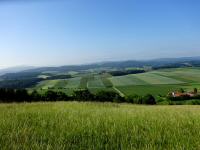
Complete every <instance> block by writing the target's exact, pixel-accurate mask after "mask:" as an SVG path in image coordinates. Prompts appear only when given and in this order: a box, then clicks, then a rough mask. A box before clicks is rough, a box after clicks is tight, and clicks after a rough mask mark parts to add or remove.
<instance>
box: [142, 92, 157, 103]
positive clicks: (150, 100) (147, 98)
mask: <svg viewBox="0 0 200 150" xmlns="http://www.w3.org/2000/svg"><path fill="white" fill-rule="evenodd" d="M142 103H143V104H149V105H155V104H156V100H155V98H154V97H153V96H152V95H151V94H148V95H145V96H144V97H143V99H142Z"/></svg>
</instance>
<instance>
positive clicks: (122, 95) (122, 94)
mask: <svg viewBox="0 0 200 150" xmlns="http://www.w3.org/2000/svg"><path fill="white" fill-rule="evenodd" d="M113 89H114V90H115V91H117V92H118V93H119V95H120V96H121V97H125V94H124V93H122V92H121V91H120V90H119V89H117V88H116V87H114V86H113Z"/></svg>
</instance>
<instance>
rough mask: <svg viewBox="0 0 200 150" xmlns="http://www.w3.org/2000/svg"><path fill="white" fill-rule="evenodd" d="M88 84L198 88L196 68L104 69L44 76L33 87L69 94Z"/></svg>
mask: <svg viewBox="0 0 200 150" xmlns="http://www.w3.org/2000/svg"><path fill="white" fill-rule="evenodd" d="M79 88H80V89H84V88H88V89H89V90H90V91H91V92H98V91H101V90H107V91H108V90H114V91H117V92H119V93H123V94H124V95H134V94H139V95H145V94H153V95H155V96H156V95H158V94H161V95H166V94H167V93H169V92H171V91H174V90H178V89H180V88H184V89H185V90H188V91H191V90H193V89H194V88H198V89H200V69H199V68H176V69H173V68H172V69H161V70H155V71H150V72H147V73H141V74H130V75H125V76H111V75H110V74H108V73H105V74H102V75H99V74H97V73H96V74H95V73H94V72H93V73H86V74H79V75H76V76H75V77H74V78H71V79H66V80H47V81H43V82H40V83H39V84H38V85H37V86H36V87H35V88H34V89H37V90H38V91H43V92H44V91H46V90H48V89H51V90H55V91H62V92H65V93H67V94H72V92H73V91H74V90H77V89H79Z"/></svg>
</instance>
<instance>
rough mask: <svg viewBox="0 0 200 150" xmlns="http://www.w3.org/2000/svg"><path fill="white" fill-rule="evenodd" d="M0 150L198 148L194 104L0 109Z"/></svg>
mask: <svg viewBox="0 0 200 150" xmlns="http://www.w3.org/2000/svg"><path fill="white" fill-rule="evenodd" d="M0 118H1V119H0V145H1V149H95V150H98V149H176V150H178V149H199V148H200V141H199V138H200V132H199V131H200V126H199V124H200V109H199V106H137V105H128V104H110V103H101V104H100V103H77V102H66V103H64V102H60V103H45V104H43V103H33V104H1V105H0Z"/></svg>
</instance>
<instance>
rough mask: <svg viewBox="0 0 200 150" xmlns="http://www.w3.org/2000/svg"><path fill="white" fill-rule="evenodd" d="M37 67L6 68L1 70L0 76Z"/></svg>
mask: <svg viewBox="0 0 200 150" xmlns="http://www.w3.org/2000/svg"><path fill="white" fill-rule="evenodd" d="M33 68H35V67H32V66H16V67H9V68H4V69H0V75H3V74H6V73H17V72H21V71H25V70H30V69H33Z"/></svg>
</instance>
